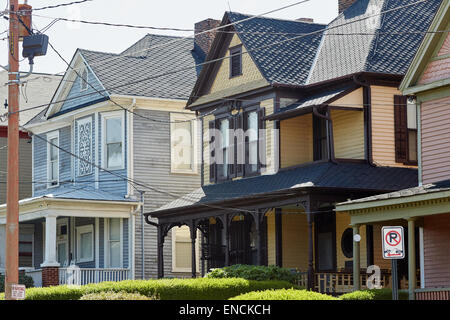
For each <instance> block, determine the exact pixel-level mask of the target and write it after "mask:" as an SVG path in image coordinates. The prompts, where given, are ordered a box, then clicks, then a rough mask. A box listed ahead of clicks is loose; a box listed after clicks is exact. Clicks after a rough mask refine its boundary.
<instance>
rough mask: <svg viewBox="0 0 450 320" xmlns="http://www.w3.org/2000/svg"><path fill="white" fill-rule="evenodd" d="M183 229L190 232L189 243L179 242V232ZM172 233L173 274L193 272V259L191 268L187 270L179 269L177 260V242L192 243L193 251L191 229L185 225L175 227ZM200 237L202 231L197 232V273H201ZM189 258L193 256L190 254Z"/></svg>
mask: <svg viewBox="0 0 450 320" xmlns="http://www.w3.org/2000/svg"><path fill="white" fill-rule="evenodd" d="M182 227H186V228H187V230H188V232H189V240H188V241H177V231H178V230H181V228H182ZM171 232H172V237H171V238H172V272H183V273H184V272H186V273H187V272H191V271H192V258H191V260H190V262H191V266H190V267H186V268H183V267H178V266H177V258H176V257H177V252H176V249H177V247H176V245H177V242H180V243H190V244H191V249H192V240H191V238H190V229H189V227H188V226H186V225H183V226H181V227H174V228H172V230H171ZM200 237H201V233H200V230H197V237H196V238H195V255H196V257H195V258H196V263H195V267H196V271H197V272H200V241H199V239H200ZM189 256H191V254H190V253H189Z"/></svg>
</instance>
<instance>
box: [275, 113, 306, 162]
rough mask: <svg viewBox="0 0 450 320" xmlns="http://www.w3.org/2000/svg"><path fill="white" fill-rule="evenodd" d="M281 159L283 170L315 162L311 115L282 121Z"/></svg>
mask: <svg viewBox="0 0 450 320" xmlns="http://www.w3.org/2000/svg"><path fill="white" fill-rule="evenodd" d="M280 157H281V160H280V166H281V168H286V167H290V166H294V165H299V164H303V163H307V162H310V161H313V159H314V158H313V126H312V115H311V114H307V115H304V116H301V117H296V118H292V119H287V120H282V121H280Z"/></svg>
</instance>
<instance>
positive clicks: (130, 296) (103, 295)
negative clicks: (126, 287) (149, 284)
mask: <svg viewBox="0 0 450 320" xmlns="http://www.w3.org/2000/svg"><path fill="white" fill-rule="evenodd" d="M80 300H158V299H157V298H156V297H147V296H144V295H142V294H139V293H129V292H123V291H122V292H113V291H104V292H99V293H89V294H85V295H84V296H82V297H81V298H80Z"/></svg>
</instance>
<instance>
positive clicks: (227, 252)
mask: <svg viewBox="0 0 450 320" xmlns="http://www.w3.org/2000/svg"><path fill="white" fill-rule="evenodd" d="M228 230H229V226H228V214H225V215H224V216H223V232H224V233H225V267H228V266H229V265H230V234H229V231H228Z"/></svg>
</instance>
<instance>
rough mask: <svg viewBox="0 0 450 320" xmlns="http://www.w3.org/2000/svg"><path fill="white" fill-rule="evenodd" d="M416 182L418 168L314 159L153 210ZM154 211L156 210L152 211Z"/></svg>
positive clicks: (392, 187)
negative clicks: (299, 191) (305, 163)
mask: <svg viewBox="0 0 450 320" xmlns="http://www.w3.org/2000/svg"><path fill="white" fill-rule="evenodd" d="M416 184H417V170H416V169H409V168H394V167H374V166H371V165H369V164H366V163H338V164H334V163H331V162H322V163H313V164H311V165H305V166H301V167H298V168H294V169H289V170H282V171H279V172H278V173H276V174H273V175H261V176H258V177H253V178H245V179H240V180H235V181H230V182H224V183H219V184H213V185H207V186H203V187H201V188H199V189H197V190H195V191H193V192H192V193H191V194H188V195H186V196H184V197H181V198H179V199H177V200H175V201H173V202H171V203H169V204H167V205H165V206H163V207H161V208H159V209H158V210H156V211H154V213H155V214H160V213H163V214H164V213H166V212H174V211H175V210H179V209H180V208H187V207H192V206H202V205H204V204H207V205H209V204H215V203H226V202H227V201H233V200H236V199H248V198H250V197H258V196H261V197H262V198H264V197H265V196H266V195H268V194H271V193H273V194H274V195H276V193H277V192H280V191H289V190H290V191H294V190H296V189H302V188H307V189H308V190H314V189H317V188H327V189H328V188H330V189H347V190H349V189H354V190H359V191H374V192H380V191H381V192H383V190H385V191H388V190H389V191H392V190H398V189H402V188H408V187H412V186H414V185H416ZM151 214H153V213H151Z"/></svg>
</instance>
